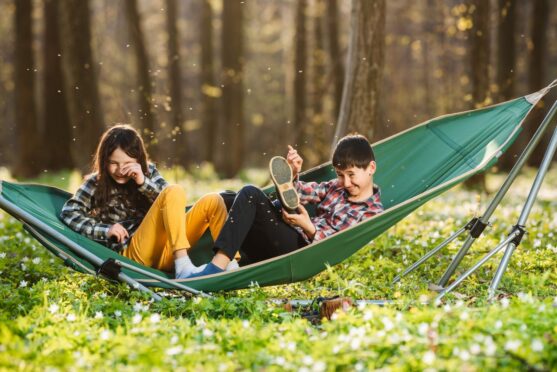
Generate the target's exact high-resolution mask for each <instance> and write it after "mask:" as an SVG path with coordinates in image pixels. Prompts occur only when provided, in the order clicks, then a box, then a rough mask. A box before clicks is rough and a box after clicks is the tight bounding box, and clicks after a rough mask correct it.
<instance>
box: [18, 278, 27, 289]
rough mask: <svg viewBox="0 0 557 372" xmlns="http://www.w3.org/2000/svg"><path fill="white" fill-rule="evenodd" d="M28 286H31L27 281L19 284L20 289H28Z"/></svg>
mask: <svg viewBox="0 0 557 372" xmlns="http://www.w3.org/2000/svg"><path fill="white" fill-rule="evenodd" d="M27 284H29V283H28V282H27V281H25V280H22V281H21V282H19V287H20V288H25V287H27Z"/></svg>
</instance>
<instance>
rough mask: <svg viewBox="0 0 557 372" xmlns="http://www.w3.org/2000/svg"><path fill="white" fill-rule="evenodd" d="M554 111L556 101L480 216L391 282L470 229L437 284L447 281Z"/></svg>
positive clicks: (524, 161)
mask: <svg viewBox="0 0 557 372" xmlns="http://www.w3.org/2000/svg"><path fill="white" fill-rule="evenodd" d="M556 113H557V101H556V102H554V103H553V106H551V109H550V110H549V111H548V113H547V114H546V116H545V118H544V119H543V121H542V123H541V125H540V126H539V127H538V129H537V130H536V133H534V136H533V137H532V139H531V140H530V142H529V143H528V145H527V146H526V148H525V149H524V151H523V152H522V154H521V155H520V157H519V159H518V160H517V162H516V163H515V165H514V166H513V168H512V170H511V171H510V173H509V175H508V176H507V179H506V180H505V182H504V183H503V185H501V188H500V189H499V191H498V192H497V194H496V195H495V197H494V198H493V200H492V201H491V203H490V204H489V206H488V208H487V209H486V211H485V213H484V214H483V215H482V217H480V218H475V219H472V220H471V221H469V222H468V223H467V224H466V226H464V227H462V228H461V229H460V230H458V231H457V232H455V233H454V234H453V235H451V236H450V237H449V238H447V239H446V240H445V241H443V242H442V243H441V244H440V245H438V246H437V247H435V248H434V249H432V250H431V251H429V252H428V253H426V254H425V255H424V256H422V257H421V258H420V259H419V260H418V261H416V262H415V263H414V264H412V265H411V266H410V267H408V268H407V269H406V270H405V271H404V272H403V273H402V274H400V275H398V276H397V277H395V278H394V279H393V284H394V283H396V282H398V281H399V280H400V279H401V278H402V277H404V276H405V275H408V274H409V273H411V272H412V271H414V270H415V269H416V268H418V267H419V266H420V265H421V264H423V263H424V262H425V261H427V260H428V259H430V258H431V257H433V256H434V255H435V254H436V253H437V252H439V251H440V250H441V249H443V248H444V247H445V246H447V245H448V244H449V243H451V242H452V241H453V240H454V239H456V238H457V237H458V236H459V235H461V234H462V233H463V232H464V231H465V230H470V234H469V236H468V237H467V238H466V240H465V241H464V243H463V245H462V247H461V248H460V250H459V251H458V253H457V254H456V255H455V257H454V258H453V260H452V262H451V264H450V265H449V267H448V268H447V270H446V271H445V273H444V274H443V276H442V278H441V279H440V280H439V285H440V286H441V287H444V286H445V285H446V284H447V283H448V281H449V279H450V278H451V276H452V275H453V274H454V272H455V270H456V269H457V267H458V266H459V265H460V262H461V261H462V259H463V258H464V256H465V255H466V253H468V250H469V249H470V247H471V246H472V244H473V243H474V242H475V240H476V239H477V238H478V237H479V236H481V234H482V232H483V230H484V229H485V227H486V226H488V225H489V219H490V218H491V215H492V214H493V212H494V211H495V209H496V208H497V207H498V206H499V204H500V203H501V200H502V199H503V197H504V196H505V195H506V193H507V191H508V190H509V188H510V187H511V185H512V183H513V182H514V180H515V179H516V177H517V176H518V173H519V172H520V170H521V169H522V167H523V166H524V164H525V163H526V161H527V160H528V158H529V157H530V155H531V154H532V151H533V150H534V148H536V146H537V145H538V143H539V142H540V140H541V138H542V137H543V134H544V133H545V131H546V130H547V128H548V126H549V125H550V124H551V122H552V121H553V118H554V117H555V115H556Z"/></svg>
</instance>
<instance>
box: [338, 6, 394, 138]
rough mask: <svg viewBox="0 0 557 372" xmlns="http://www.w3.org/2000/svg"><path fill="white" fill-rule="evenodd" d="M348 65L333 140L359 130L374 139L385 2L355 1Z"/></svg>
mask: <svg viewBox="0 0 557 372" xmlns="http://www.w3.org/2000/svg"><path fill="white" fill-rule="evenodd" d="M350 22H351V25H350V43H349V46H348V63H347V66H346V78H345V81H344V91H343V94H342V104H341V109H340V114H339V120H338V123H337V128H336V131H335V136H334V139H333V147H334V146H335V145H336V142H337V141H338V140H339V139H340V138H341V137H342V136H343V135H345V134H346V133H347V132H352V131H357V132H358V133H360V134H363V135H365V136H367V137H368V138H369V139H370V140H371V138H372V137H373V128H374V126H375V125H376V123H377V121H378V120H379V97H380V86H381V77H382V71H383V60H384V49H385V0H352V15H351V21H350Z"/></svg>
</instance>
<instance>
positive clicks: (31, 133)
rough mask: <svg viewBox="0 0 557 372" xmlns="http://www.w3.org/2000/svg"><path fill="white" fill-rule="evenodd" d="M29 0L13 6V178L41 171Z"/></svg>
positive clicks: (20, 0) (27, 176) (22, 0)
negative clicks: (14, 159) (15, 150)
mask: <svg viewBox="0 0 557 372" xmlns="http://www.w3.org/2000/svg"><path fill="white" fill-rule="evenodd" d="M32 10H33V9H32V2H31V0H18V1H16V9H15V29H16V38H15V118H16V135H17V152H18V157H17V162H16V166H15V169H14V172H13V173H14V176H16V177H24V178H29V177H34V176H36V175H38V174H39V173H40V171H41V166H42V164H41V162H40V159H41V155H40V153H41V150H40V134H39V131H38V126H37V113H36V108H35V97H34V91H35V77H34V74H35V67H34V63H33V47H32V45H33V33H32V20H31V13H32Z"/></svg>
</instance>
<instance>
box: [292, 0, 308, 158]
mask: <svg viewBox="0 0 557 372" xmlns="http://www.w3.org/2000/svg"><path fill="white" fill-rule="evenodd" d="M306 8H307V2H306V0H297V1H296V20H295V22H296V23H295V27H296V34H295V36H294V38H295V42H294V45H295V46H294V48H295V51H294V53H295V54H294V133H295V136H294V144H295V145H297V146H300V147H302V144H303V141H304V127H305V126H306V125H307V123H306V94H307V92H306V67H307V66H306V65H307V55H306V50H307V40H306ZM302 151H303V150H302Z"/></svg>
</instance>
